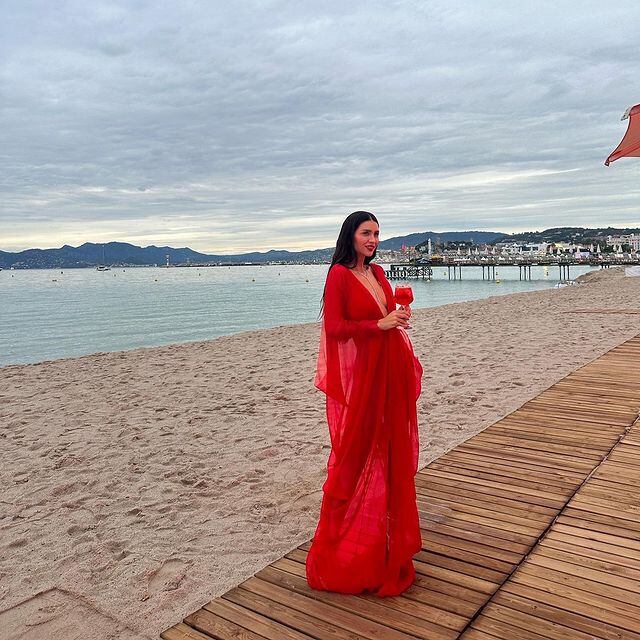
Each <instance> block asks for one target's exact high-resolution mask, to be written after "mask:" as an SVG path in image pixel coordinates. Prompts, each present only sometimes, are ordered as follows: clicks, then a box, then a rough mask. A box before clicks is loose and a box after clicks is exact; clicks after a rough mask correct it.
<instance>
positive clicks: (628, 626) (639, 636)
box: [465, 582, 640, 640]
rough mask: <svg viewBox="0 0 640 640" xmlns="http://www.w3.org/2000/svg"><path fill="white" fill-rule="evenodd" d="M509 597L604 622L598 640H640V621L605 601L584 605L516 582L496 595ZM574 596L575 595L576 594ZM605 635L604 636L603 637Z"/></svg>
mask: <svg viewBox="0 0 640 640" xmlns="http://www.w3.org/2000/svg"><path fill="white" fill-rule="evenodd" d="M507 595H511V596H517V597H521V598H526V599H527V600H528V601H529V602H531V603H535V606H536V607H537V608H538V609H539V608H540V607H541V606H544V605H548V606H551V607H555V608H557V609H561V610H564V611H569V612H572V613H575V614H578V615H580V616H585V617H587V618H593V619H594V620H596V621H599V622H602V623H604V625H606V627H605V628H604V629H601V630H600V632H599V633H600V635H597V636H596V637H598V638H600V637H604V638H607V637H612V638H614V639H619V638H626V639H627V640H640V633H638V629H639V626H638V620H637V619H635V618H633V617H630V616H626V615H622V614H620V613H619V612H615V611H611V610H610V609H609V608H607V602H606V601H605V600H598V601H597V602H598V604H597V605H596V604H595V602H594V601H592V602H589V603H584V602H581V601H579V600H575V599H569V598H568V597H565V596H559V595H556V594H554V593H550V592H549V591H546V590H542V589H535V588H533V587H531V586H525V585H521V584H517V583H515V582H509V583H507V584H505V585H504V587H503V588H502V589H501V590H500V592H499V594H496V598H497V597H498V596H500V597H502V596H507ZM572 595H575V593H574V594H572ZM603 633H604V635H602V634H603ZM615 634H617V635H615ZM465 638H466V636H465Z"/></svg>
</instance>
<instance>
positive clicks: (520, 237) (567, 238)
mask: <svg viewBox="0 0 640 640" xmlns="http://www.w3.org/2000/svg"><path fill="white" fill-rule="evenodd" d="M630 233H640V228H636V229H619V228H617V227H601V228H598V229H588V228H585V227H555V228H553V229H545V230H544V231H526V232H524V233H514V234H510V235H505V236H504V237H503V238H502V240H501V242H532V243H533V242H573V243H576V244H580V243H584V244H587V243H590V242H597V241H602V240H604V239H606V237H607V236H620V235H628V234H630Z"/></svg>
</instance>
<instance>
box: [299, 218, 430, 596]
mask: <svg viewBox="0 0 640 640" xmlns="http://www.w3.org/2000/svg"><path fill="white" fill-rule="evenodd" d="M378 235H379V227H378V221H377V219H376V217H375V216H374V215H373V214H371V213H369V212H367V211H355V212H354V213H352V214H351V215H349V216H348V217H347V219H346V220H345V221H344V223H343V225H342V229H341V230H340V235H339V236H338V241H337V243H336V249H335V252H334V254H333V258H332V260H331V266H330V267H329V273H328V275H327V281H326V284H325V290H324V295H323V302H324V316H323V322H322V330H321V338H320V351H319V354H318V367H317V372H316V379H315V385H316V386H317V387H318V388H319V389H320V390H321V391H323V392H324V393H325V394H326V403H327V421H328V423H329V432H330V435H331V453H330V455H329V462H328V465H327V471H328V475H327V480H326V482H325V483H324V485H323V487H322V489H323V492H324V495H323V499H322V507H321V511H320V521H319V523H318V527H317V529H316V533H315V535H314V538H313V542H312V545H311V548H310V549H309V554H308V556H307V561H306V575H307V582H308V583H309V586H311V587H312V588H314V589H321V590H326V591H336V592H340V593H371V594H375V595H377V596H393V595H398V594H400V593H402V592H403V591H404V590H405V589H407V587H409V586H410V585H411V584H412V583H413V580H414V575H415V572H414V567H413V562H412V557H413V555H414V554H415V553H417V552H418V551H420V548H421V542H422V541H421V538H420V526H419V522H418V510H417V506H416V494H415V485H414V476H415V474H416V472H417V468H418V425H417V419H416V400H417V398H418V396H419V395H420V389H421V379H422V367H421V365H420V363H419V361H418V359H417V358H416V356H415V355H414V353H413V348H412V346H411V342H410V341H409V338H408V336H407V334H406V332H405V331H404V329H403V328H404V327H406V326H407V323H408V320H409V317H410V316H411V311H410V310H409V309H396V305H395V301H394V298H393V292H392V290H391V286H390V285H389V282H388V281H387V279H386V277H385V275H384V270H383V269H382V267H380V266H379V265H376V264H372V263H371V260H372V259H373V258H374V257H375V255H376V247H377V246H378V242H379V238H378Z"/></svg>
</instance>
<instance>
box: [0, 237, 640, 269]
mask: <svg viewBox="0 0 640 640" xmlns="http://www.w3.org/2000/svg"><path fill="white" fill-rule="evenodd" d="M627 233H640V229H617V228H614V227H607V228H601V229H585V228H582V227H560V228H555V229H547V230H545V231H529V232H526V233H518V234H505V233H498V232H495V231H443V232H436V231H424V232H422V233H411V234H409V235H406V236H396V237H393V238H388V239H387V240H383V241H382V242H381V243H380V245H379V246H380V249H386V250H394V249H396V250H397V249H400V248H401V247H402V245H406V246H408V247H411V246H416V245H419V244H421V243H426V242H427V241H428V240H429V238H431V241H432V242H433V243H434V244H442V243H445V242H463V241H466V242H468V241H469V240H472V241H473V242H474V243H475V244H492V243H495V242H498V241H508V242H558V241H561V240H565V241H571V240H572V241H574V242H585V243H586V242H590V241H591V240H594V241H597V240H598V239H602V238H604V237H606V236H607V235H620V234H627ZM103 249H104V263H105V264H108V265H136V266H147V265H154V264H157V265H163V264H165V263H166V260H167V258H166V256H167V255H168V256H169V262H170V263H171V264H185V263H187V262H190V263H192V264H194V263H196V264H197V263H221V264H237V263H245V262H251V263H258V264H260V263H262V264H264V263H266V262H307V263H309V262H310V263H313V262H317V263H322V262H329V261H330V260H331V256H332V255H333V247H326V248H324V249H314V250H311V251H285V250H276V249H271V250H270V251H266V252H256V251H254V252H252V253H238V254H233V255H220V254H206V253H199V252H198V251H194V250H193V249H189V248H188V247H181V248H174V247H156V246H155V245H151V246H149V247H138V246H136V245H134V244H129V243H127V242H107V243H105V244H104V245H102V244H97V243H93V242H85V243H84V244H82V245H80V246H79V247H72V246H70V245H68V244H65V245H64V246H63V247H60V248H58V249H27V250H26V251H19V252H16V253H12V252H9V251H0V267H2V268H3V269H8V268H10V267H14V268H15V269H51V268H58V269H63V268H64V269H71V268H81V267H95V266H96V265H98V264H101V263H102V262H103Z"/></svg>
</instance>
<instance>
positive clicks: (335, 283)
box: [324, 265, 383, 340]
mask: <svg viewBox="0 0 640 640" xmlns="http://www.w3.org/2000/svg"><path fill="white" fill-rule="evenodd" d="M344 275H345V274H344V271H343V270H342V269H341V268H340V267H337V266H335V265H334V266H333V267H331V269H330V270H329V274H328V275H327V286H326V289H325V292H324V323H325V325H324V326H325V331H326V332H327V335H328V336H330V337H332V338H336V339H338V340H348V339H349V338H355V337H358V336H371V335H375V334H377V333H381V332H382V331H383V329H381V328H380V327H379V326H378V321H377V320H347V319H346V318H345V313H344V307H345V295H346V283H345V281H344Z"/></svg>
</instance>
